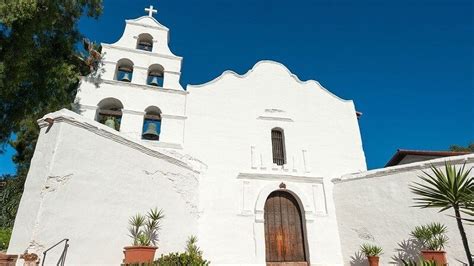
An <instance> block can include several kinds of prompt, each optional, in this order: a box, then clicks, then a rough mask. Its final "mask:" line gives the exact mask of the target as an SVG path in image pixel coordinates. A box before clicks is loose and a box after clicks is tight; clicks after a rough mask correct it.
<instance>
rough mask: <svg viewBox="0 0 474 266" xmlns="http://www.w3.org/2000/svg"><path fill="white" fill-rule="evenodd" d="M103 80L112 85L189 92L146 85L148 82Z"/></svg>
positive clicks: (169, 91) (181, 92)
mask: <svg viewBox="0 0 474 266" xmlns="http://www.w3.org/2000/svg"><path fill="white" fill-rule="evenodd" d="M102 82H103V83H105V84H110V85H123V86H128V87H134V88H140V89H142V90H152V91H156V92H168V93H176V94H188V93H189V92H188V91H185V90H176V89H169V88H163V87H156V86H151V85H146V84H136V83H131V82H124V81H120V80H111V79H103V80H102Z"/></svg>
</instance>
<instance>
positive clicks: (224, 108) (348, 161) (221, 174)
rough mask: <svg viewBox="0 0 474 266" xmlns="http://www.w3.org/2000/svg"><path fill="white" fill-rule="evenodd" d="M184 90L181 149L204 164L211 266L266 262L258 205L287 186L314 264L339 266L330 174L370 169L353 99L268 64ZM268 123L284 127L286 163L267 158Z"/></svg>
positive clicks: (203, 226) (202, 230)
mask: <svg viewBox="0 0 474 266" xmlns="http://www.w3.org/2000/svg"><path fill="white" fill-rule="evenodd" d="M187 90H188V92H189V94H188V95H187V105H186V116H187V120H186V122H185V128H186V130H185V138H184V150H185V151H186V152H188V153H190V154H191V155H192V156H194V157H196V158H199V159H200V160H202V161H203V162H205V163H206V164H207V165H208V166H209V168H208V171H207V172H206V178H205V179H203V180H202V183H201V186H200V205H201V207H202V216H201V219H200V223H199V235H200V239H201V246H202V248H203V250H204V251H205V254H206V255H207V257H209V259H211V261H213V262H214V263H217V264H224V263H242V264H260V265H263V264H264V263H265V240H264V239H265V238H264V237H265V236H264V231H263V230H264V223H263V217H262V215H263V213H262V212H263V209H259V208H258V207H257V202H258V201H259V202H263V203H264V202H265V200H266V197H267V196H268V194H269V193H271V192H272V191H274V190H277V189H279V187H278V185H279V184H280V183H281V182H285V184H286V185H287V188H288V190H290V191H292V192H293V194H294V195H295V196H296V197H297V198H298V200H299V201H300V202H301V203H302V205H303V206H301V207H302V209H304V211H305V217H306V225H305V226H306V230H307V242H308V251H309V260H310V262H311V263H312V264H313V265H337V264H341V263H342V255H341V252H340V244H339V243H340V242H339V234H338V230H337V223H336V216H335V211H334V205H333V202H332V200H331V199H332V183H331V182H330V180H331V179H332V178H335V177H338V176H340V175H342V174H345V173H350V172H355V171H364V170H366V165H365V157H364V153H363V150H362V143H361V139H360V134H359V127H358V123H357V118H356V114H355V109H354V105H353V103H352V101H346V100H342V99H340V98H338V97H336V96H334V95H333V94H331V93H330V92H328V91H326V90H325V89H324V88H322V87H321V86H320V85H319V84H318V83H317V82H315V81H307V82H302V81H300V80H299V79H298V78H297V77H296V76H295V75H293V74H291V73H290V72H289V70H288V69H287V68H286V67H284V66H283V65H281V64H279V63H276V62H272V61H262V62H259V63H257V64H256V65H255V66H254V68H253V69H252V70H250V71H249V72H248V73H246V74H245V75H243V76H240V75H237V74H235V73H233V72H230V71H227V72H225V73H224V74H223V75H222V76H220V77H219V78H217V79H215V80H214V81H211V82H209V83H206V84H204V85H197V86H188V87H187ZM274 127H279V128H282V129H283V130H284V135H285V148H286V157H287V162H288V163H287V165H285V167H284V168H282V167H277V166H276V165H273V164H272V155H271V154H272V151H271V149H272V145H271V137H270V132H271V129H272V128H274ZM303 199H306V200H303ZM261 207H262V208H263V205H262V206H261Z"/></svg>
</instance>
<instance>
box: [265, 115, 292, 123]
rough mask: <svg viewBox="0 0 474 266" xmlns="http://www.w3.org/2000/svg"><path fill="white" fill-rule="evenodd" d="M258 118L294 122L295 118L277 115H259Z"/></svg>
mask: <svg viewBox="0 0 474 266" xmlns="http://www.w3.org/2000/svg"><path fill="white" fill-rule="evenodd" d="M257 119H258V120H271V121H282V122H294V121H293V119H291V118H288V117H276V116H259V117H257Z"/></svg>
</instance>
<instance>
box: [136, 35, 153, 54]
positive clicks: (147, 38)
mask: <svg viewBox="0 0 474 266" xmlns="http://www.w3.org/2000/svg"><path fill="white" fill-rule="evenodd" d="M136 48H137V49H138V50H143V51H148V52H151V51H152V50H153V36H151V35H150V34H149V33H142V34H140V35H138V38H137V47H136Z"/></svg>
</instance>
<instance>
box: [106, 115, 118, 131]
mask: <svg viewBox="0 0 474 266" xmlns="http://www.w3.org/2000/svg"><path fill="white" fill-rule="evenodd" d="M104 125H106V126H108V127H110V128H113V129H115V119H113V118H112V117H109V118H107V120H105V123H104Z"/></svg>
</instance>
